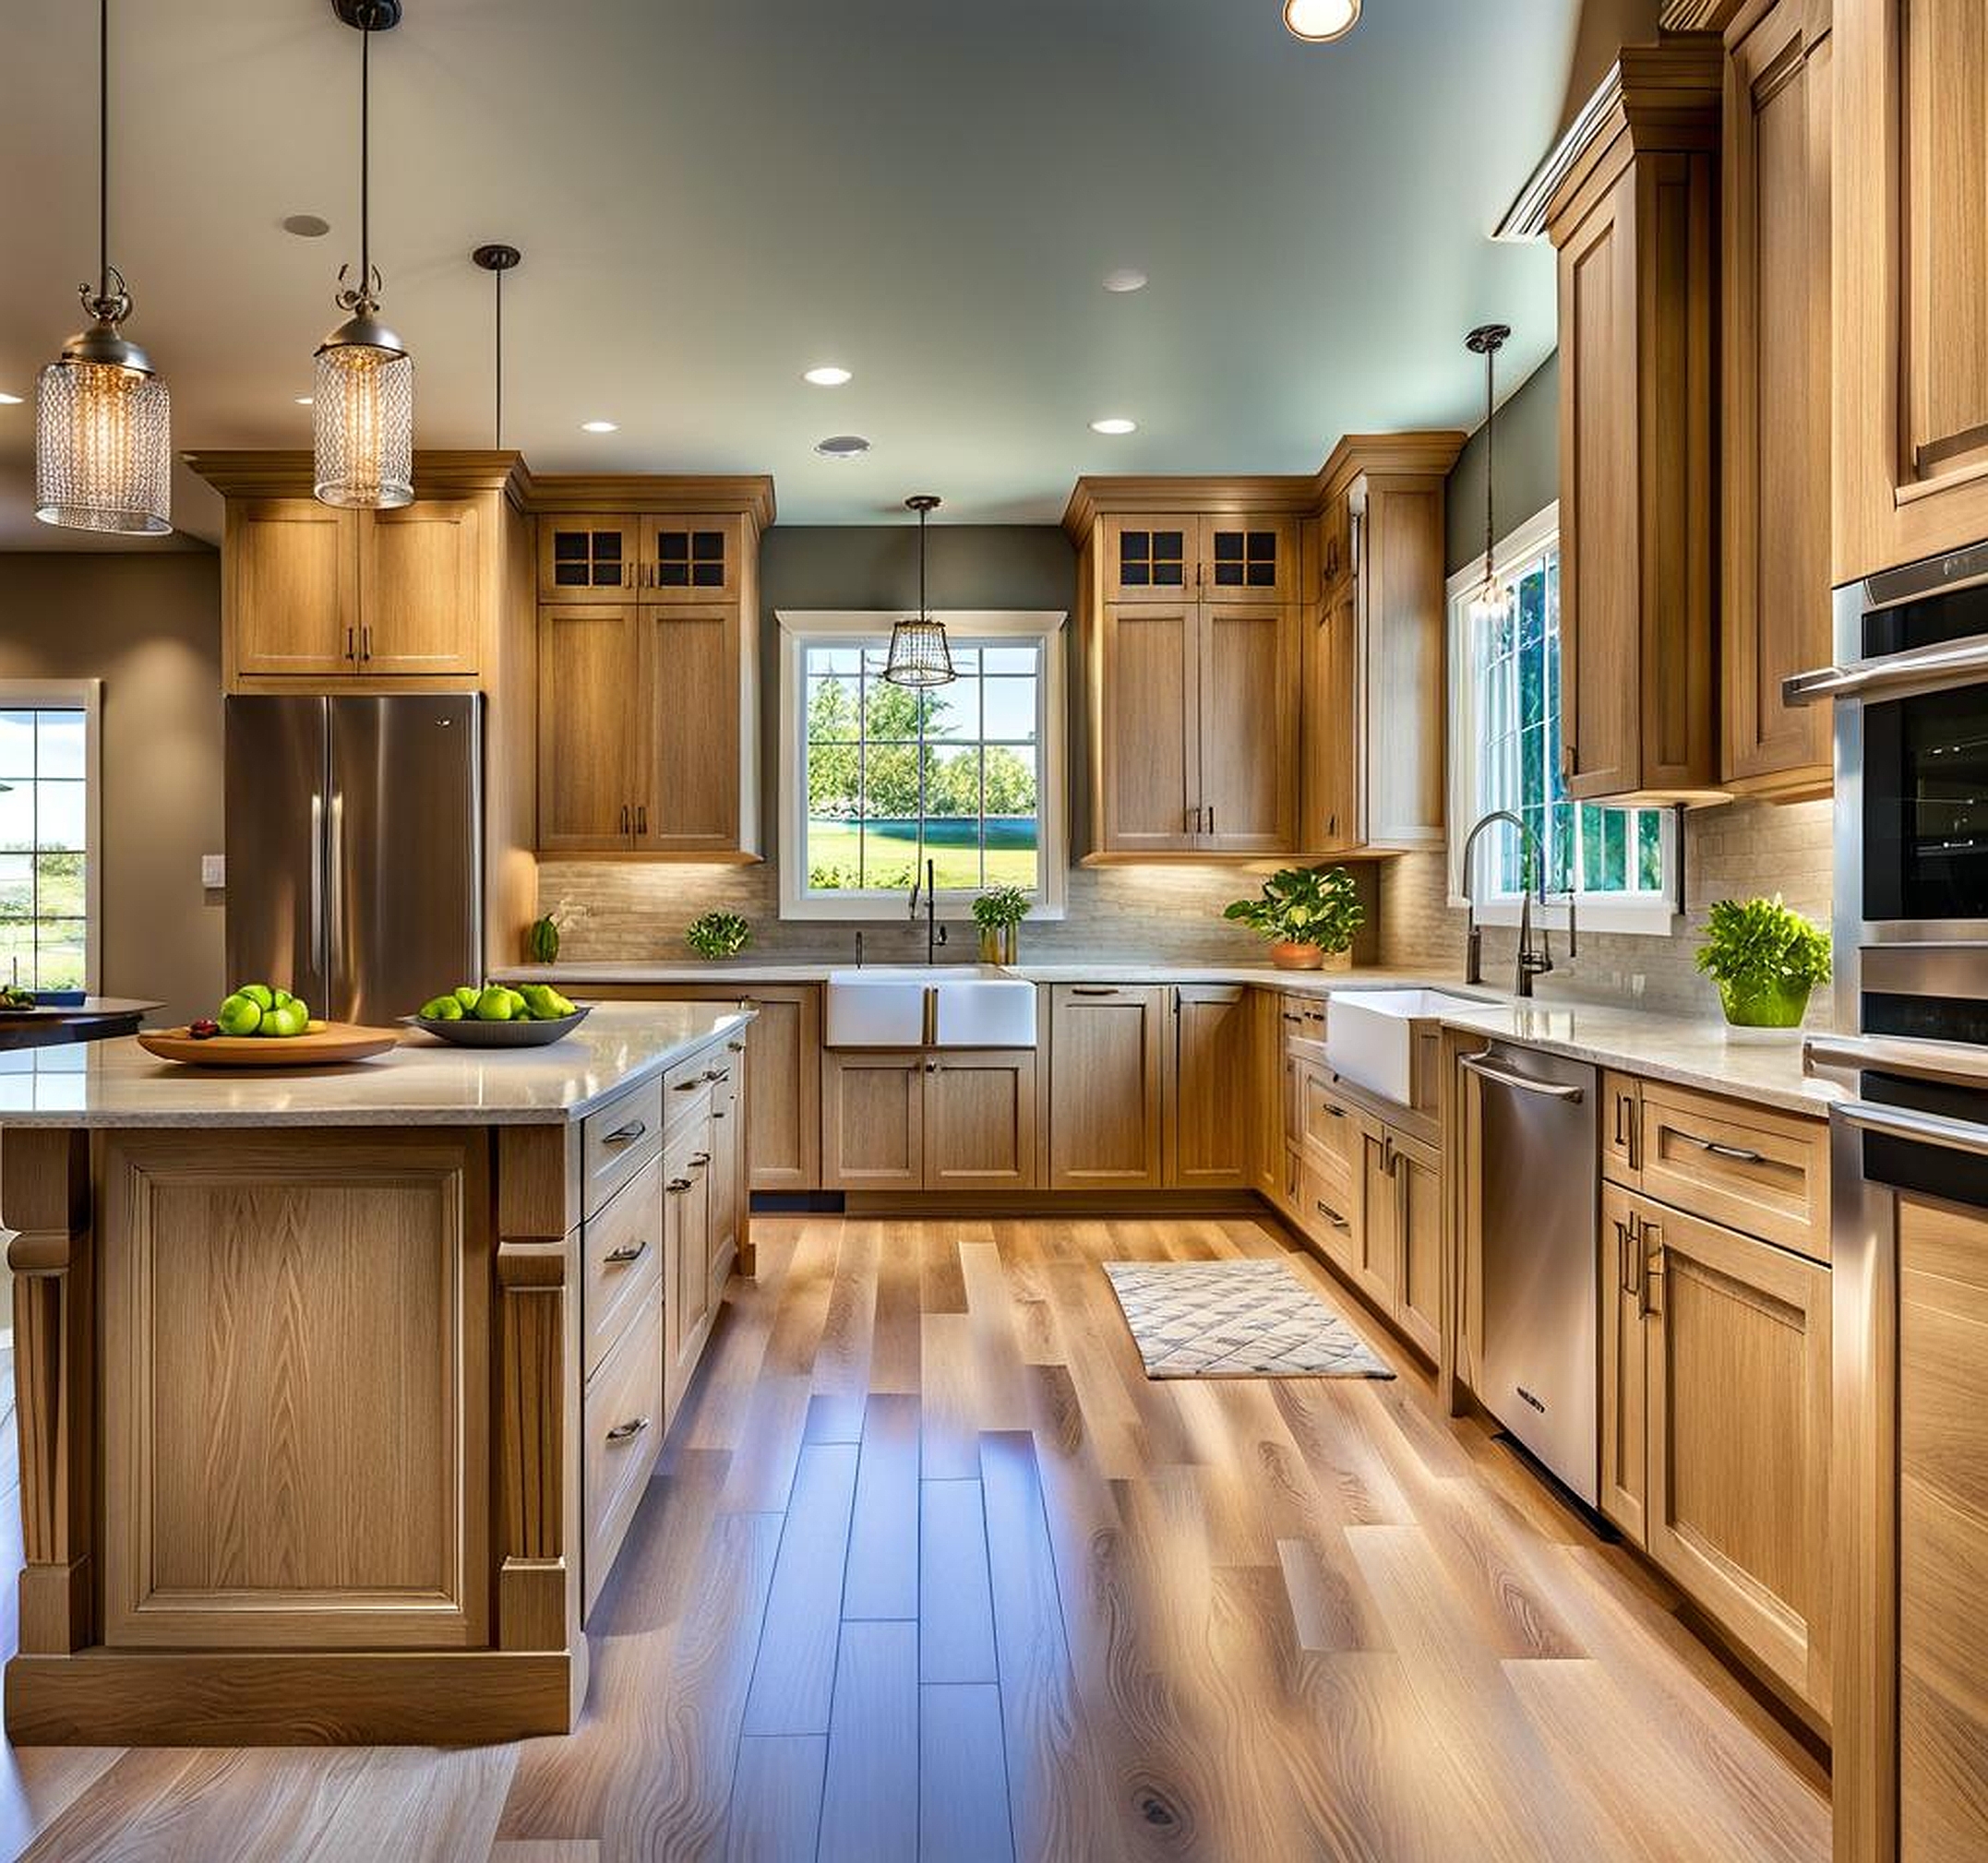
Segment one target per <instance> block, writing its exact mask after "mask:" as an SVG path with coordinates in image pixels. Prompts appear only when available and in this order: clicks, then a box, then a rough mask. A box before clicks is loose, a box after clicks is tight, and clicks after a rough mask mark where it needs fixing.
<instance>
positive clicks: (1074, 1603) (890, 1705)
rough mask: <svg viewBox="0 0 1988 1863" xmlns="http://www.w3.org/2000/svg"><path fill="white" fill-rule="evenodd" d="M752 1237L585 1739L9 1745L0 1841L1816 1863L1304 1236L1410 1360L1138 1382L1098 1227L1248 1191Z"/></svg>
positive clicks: (1669, 1663) (1499, 1462)
mask: <svg viewBox="0 0 1988 1863" xmlns="http://www.w3.org/2000/svg"><path fill="white" fill-rule="evenodd" d="M757 1234H758V1236H759V1238H760V1262H761V1264H762V1265H761V1279H760V1281H759V1283H758V1284H749V1285H748V1284H741V1283H737V1282H735V1283H734V1284H733V1286H732V1289H731V1292H730V1296H729V1298H728V1300H727V1303H726V1308H725V1314H724V1317H723V1319H722V1320H721V1322H720V1329H719V1332H718V1334H717V1336H716V1339H715V1341H714V1343H713V1349H712V1352H711V1355H710V1356H709V1358H708V1359H707V1362H706V1366H705V1368H704V1371H703V1372H702V1374H701V1378H700V1379H699V1382H698V1384H697V1386H696V1387H695V1389H694V1391H693V1392H692V1394H691V1397H690V1400H689V1405H688V1407H687V1409H686V1412H685V1415H684V1416H683V1418H682V1420H681V1422H680V1424H679V1426H678V1427H677V1431H676V1433H675V1435H674V1437H673V1439H672V1441H671V1444H670V1445H669V1448H668V1450H667V1451H666V1453H665V1460H664V1462H663V1463H662V1465H661V1467H660V1469H659V1470H658V1473H657V1477H656V1479H655V1482H654V1484H653V1487H652V1488H651V1490H650V1492H649V1494H648V1496H647V1498H646V1499H645V1501H644V1503H643V1506H642V1510H641V1514H640V1515H639V1516H638V1518H637V1520H636V1522H635V1525H634V1528H633V1530H632V1532H631V1535H630V1537H629V1544H628V1547H627V1549H626V1550H625V1552H624V1553H623V1555H622V1559H621V1563H620V1566H619V1568H618V1570H617V1574H616V1576H615V1578H614V1580H613V1581H612V1582H611V1583H610V1585H609V1587H608V1590H607V1591H606V1593H605V1595H604V1596H603V1598H602V1601H601V1604H600V1606H599V1607H598V1609H597V1612H596V1615H595V1618H594V1621H593V1631H592V1634H593V1680H592V1686H591V1692H590V1696H589V1700H588V1704H587V1713H586V1718H585V1720H584V1722H583V1723H582V1725H581V1727H580V1729H579V1731H578V1732H577V1733H576V1734H575V1735H573V1736H572V1737H571V1738H568V1739H564V1740H541V1741H533V1742H528V1743H526V1744H524V1745H521V1746H518V1747H509V1748H490V1749H483V1750H465V1751H427V1750H404V1749H400V1750H385V1749H383V1750H369V1751H368V1750H356V1751H299V1750H249V1751H226V1752H200V1751H183V1750H150V1751H125V1750H54V1749H39V1750H8V1751H6V1753H5V1754H4V1756H0V1856H7V1857H11V1856H14V1855H17V1854H18V1855H25V1856H27V1857H31V1858H34V1859H36V1863H43V1859H57V1858H83V1857H88V1858H131V1859H186V1863H236V1859H248V1858H272V1859H273V1858H292V1857H296V1858H311V1859H322V1863H371V1859H375V1858H377V1859H382V1863H384V1859H394V1863H401V1859H423V1863H425V1859H450V1863H456V1859H460V1863H621V1859H631V1863H648V1859H652V1858H654V1859H665V1858H685V1859H690V1858H713V1859H735V1858H736V1859H741V1863H745V1859H754V1863H760V1859H763V1863H790V1859H791V1863H811V1859H820V1863H899V1859H905V1863H908V1859H913V1858H923V1859H926V1863H980V1859H983V1858H984V1859H988V1863H1009V1859H1015V1858H1026V1859H1052V1863H1113V1859H1124V1863H1135V1859H1175V1858H1178V1859H1206V1863H1326V1859H1339V1858H1346V1859H1354V1858H1359V1859H1372V1863H1421V1859H1430V1863H1438V1859H1441V1863H1451V1859H1465V1858H1467V1859H1472V1863H1479V1859H1483V1863H1503V1859H1509V1863H1542V1859H1545V1863H1555V1859H1565V1863H1598V1859H1612V1858H1618V1857H1620V1858H1625V1859H1637V1863H1661V1859H1676V1863H1726V1859H1730V1863H1825V1859H1826V1857H1827V1854H1828V1848H1829V1839H1828V1805H1827V1797H1826V1780H1825V1779H1824V1778H1823V1776H1822V1775H1821V1773H1820V1772H1819V1770H1818V1768H1817V1767H1816V1765H1815V1763H1814V1761H1813V1760H1812V1759H1811V1758H1810V1757H1809V1756H1808V1755H1807V1753H1806V1752H1805V1751H1804V1750H1802V1748H1801V1747H1800V1745H1798V1744H1797V1743H1796V1742H1794V1741H1793V1740H1791V1739H1790V1738H1789V1737H1788V1736H1787V1735H1786V1734H1785V1733H1784V1732H1783V1731H1782V1730H1781V1729H1780V1728H1779V1727H1778V1725H1777V1724H1776V1723H1775V1722H1774V1721H1773V1720H1772V1719H1771V1718H1770V1717H1768V1716H1767V1715H1766V1714H1764V1713H1763V1712H1762V1711H1761V1710H1760V1708H1759V1707H1758V1706H1757V1704H1756V1703H1755V1702H1754V1700H1753V1699H1752V1697H1751V1696H1750V1694H1749V1693H1748V1692H1747V1690H1745V1689H1743V1688H1742V1686H1741V1685H1740V1684H1739V1683H1738V1682H1737V1681H1736V1680H1735V1679H1734V1678H1733V1677H1732V1676H1731V1674H1730V1673H1729V1671H1728V1670H1727V1669H1726V1668H1725V1667H1723V1666H1721V1665H1720V1664H1719V1662H1718V1661H1717V1660H1716V1659H1715V1658H1714V1657H1713V1656H1712V1655H1711V1654H1709V1653H1708V1652H1707V1650H1706V1649H1705V1647H1704V1646H1703V1645H1702V1644H1701V1643H1700V1642H1697V1640H1696V1639H1695V1638H1694V1637H1693V1636H1692V1635H1691V1633H1690V1632H1689V1631H1688V1630H1686V1629H1685V1628H1684V1626H1683V1623H1682V1622H1681V1621H1680V1619H1679V1618H1678V1616H1677V1615H1676V1612H1675V1608H1674V1606H1675V1600H1674V1599H1673V1598H1672V1597H1671V1596H1670V1595H1668V1594H1666V1593H1665V1592H1664V1590H1663V1588H1662V1587H1661V1586H1660V1585H1659V1584H1658V1583H1657V1582H1655V1581H1654V1580H1653V1579H1651V1578H1650V1577H1649V1576H1648V1575H1647V1573H1646V1572H1645V1571H1644V1570H1643V1569H1642V1568H1641V1567H1640V1566H1638V1565H1637V1564H1636V1562H1635V1561H1634V1560H1633V1559H1632V1558H1629V1557H1628V1556H1627V1555H1625V1554H1624V1553H1623V1551H1622V1550H1621V1549H1620V1548H1617V1547H1610V1546H1607V1545H1604V1544H1602V1543H1600V1542H1599V1541H1598V1540H1597V1538H1596V1537H1595V1536H1594V1535H1593V1534H1591V1533H1590V1532H1589V1531H1588V1530H1587V1527H1586V1526H1585V1525H1584V1524H1583V1523H1582V1522H1581V1521H1580V1520H1578V1519H1577V1518H1576V1517H1575V1516H1574V1515H1573V1514H1572V1513H1570V1512H1569V1511H1566V1510H1565V1509H1563V1507H1562V1506H1561V1505H1560V1504H1559V1503H1558V1502H1556V1501H1555V1500H1554V1499H1552V1498H1551V1496H1550V1495H1549V1494H1548V1493H1547V1492H1546V1490H1545V1489H1543V1488H1542V1487H1540V1486H1539V1484H1538V1483H1537V1482H1536V1481H1535V1480H1534V1479H1533V1478H1532V1476H1531V1475H1528V1474H1527V1472H1526V1471H1525V1469H1524V1468H1523V1467H1522V1466H1521V1465H1520V1464H1519V1463H1517V1462H1516V1460H1515V1458H1514V1457H1513V1455H1512V1454H1511V1453H1510V1451H1507V1450H1506V1449H1505V1448H1504V1446H1503V1444H1501V1443H1500V1442H1498V1441H1496V1440H1494V1439H1492V1438H1491V1437H1490V1436H1488V1435H1487V1434H1486V1433H1485V1432H1484V1431H1483V1430H1481V1429H1480V1428H1479V1427H1476V1426H1475V1425H1455V1424H1452V1423H1451V1422H1450V1421H1448V1420H1447V1419H1446V1418H1443V1417H1442V1416H1441V1415H1439V1414H1438V1412H1437V1410H1436V1407H1435V1405H1434V1403H1433V1401H1432V1398H1431V1392H1430V1390H1429V1387H1428V1385H1427V1383H1426V1381H1425V1380H1424V1379H1421V1378H1420V1377H1419V1375H1417V1374H1415V1373H1414V1372H1413V1371H1412V1370H1409V1369H1407V1362H1406V1360H1405V1357H1404V1355H1403V1354H1402V1353H1401V1352H1400V1350H1399V1349H1398V1348H1397V1347H1395V1346H1393V1345H1392V1344H1389V1343H1387V1342H1386V1341H1385V1340H1384V1339H1383V1338H1382V1337H1380V1336H1379V1335H1378V1334H1377V1333H1376V1332H1374V1331H1373V1330H1372V1329H1371V1328H1368V1327H1365V1326H1362V1325H1361V1321H1360V1320H1359V1314H1358V1311H1357V1308H1355V1306H1354V1304H1353V1302H1352V1301H1351V1299H1350V1296H1345V1295H1343V1294H1341V1293H1339V1292H1338V1291H1337V1290H1336V1289H1335V1288H1334V1287H1333V1286H1332V1284H1331V1283H1330V1282H1329V1280H1328V1278H1327V1277H1326V1276H1325V1275H1324V1274H1323V1272H1322V1271H1320V1270H1318V1269H1317V1268H1316V1267H1315V1266H1313V1265H1312V1264H1311V1263H1310V1262H1309V1261H1305V1260H1304V1259H1303V1258H1301V1257H1294V1258H1293V1259H1294V1260H1299V1261H1300V1262H1301V1263H1302V1265H1303V1268H1304V1272H1308V1273H1311V1274H1313V1275H1315V1276H1316V1277H1317V1278H1318V1280H1319V1281H1320V1283H1321V1284H1322V1286H1323V1288H1324V1291H1325V1292H1326V1296H1327V1298H1328V1299H1331V1300H1333V1302H1334V1304H1335V1305H1336V1306H1338V1307H1340V1308H1341V1309H1342V1310H1344V1311H1346V1312H1347V1316H1348V1318H1349V1319H1351V1320H1353V1321H1354V1323H1355V1324H1356V1326H1361V1330H1362V1331H1363V1332H1366V1333H1367V1336H1368V1337H1369V1338H1370V1340H1371V1342H1372V1343H1374V1344H1376V1345H1377V1346H1378V1347H1379V1349H1381V1350H1382V1352H1383V1355H1385V1356H1387V1357H1388V1358H1389V1359H1390V1361H1391V1362H1394V1363H1395V1364H1397V1365H1402V1366H1403V1367H1404V1370H1405V1375H1404V1376H1403V1377H1402V1378H1400V1379H1397V1380H1396V1381H1395V1382H1392V1383H1365V1382H1357V1381H1336V1382H1326V1381H1302V1382H1298V1381H1285V1382H1277V1383H1270V1382H1263V1381H1259V1380H1248V1381H1236V1382H1228V1383H1173V1384H1153V1383H1149V1382H1148V1381H1147V1380H1146V1379H1145V1377H1144V1373H1143V1371H1142V1369H1141V1367H1140V1364H1139V1359H1138V1355H1137V1353H1136V1351H1135V1349H1134V1348H1133V1345H1132V1340H1131V1337H1130V1336H1129V1334H1127V1332H1125V1329H1124V1327H1123V1325H1122V1323H1121V1321H1120V1317H1119V1314H1118V1309H1117V1307H1116V1304H1115V1302H1114V1301H1113V1299H1112V1296H1111V1293H1110V1289H1109V1287H1108V1284H1107V1282H1106V1279H1105V1277H1104V1275H1103V1273H1102V1272H1100V1270H1099V1266H1098V1264H1099V1263H1100V1262H1103V1261H1107V1260H1205V1259H1213V1258H1219V1257H1226V1256H1234V1255H1249V1256H1270V1255H1275V1254H1277V1253H1279V1252H1282V1251H1283V1249H1284V1248H1285V1246H1286V1245H1285V1244H1284V1243H1283V1242H1282V1240H1281V1239H1280V1238H1279V1237H1278V1236H1276V1235H1275V1233H1274V1232H1273V1231H1272V1230H1271V1229H1269V1228H1268V1227H1265V1226H1263V1225H1259V1224H1255V1223H1252V1222H1249V1221H1246V1220H1232V1221H1185V1222H1182V1221H1166V1222H1161V1221H1138V1222H1118V1221H1112V1222H1105V1221H1084V1222H1069V1223H1065V1222H1041V1221H1031V1222H1000V1223H982V1222H916V1223H914V1222H890V1223H886V1222H873V1221H857V1220H850V1221H844V1220H843V1219H840V1218H825V1217H824V1218H815V1217H809V1218H794V1219H781V1220H778V1221H769V1220H766V1219H760V1222H759V1224H758V1225H757ZM5 1441H6V1449H5V1451H0V1454H4V1456H5V1462H4V1463H0V1485H5V1486H6V1487H7V1490H8V1492H7V1499H6V1500H5V1502H4V1503H0V1563H4V1562H5V1561H6V1560H7V1559H10V1558H11V1559H12V1560H13V1561H15V1562H16V1563H18V1558H19V1523H18V1494H17V1493H16V1491H15V1490H14V1488H13V1487H12V1481H13V1474H14V1464H13V1458H12V1431H11V1430H8V1431H7V1432H6V1437H5ZM4 1594H5V1601H4V1603H0V1631H4V1642H5V1646H6V1648H8V1649H11V1648H12V1646H13V1628H14V1627H13V1620H12V1614H13V1608H14V1606H13V1588H12V1586H11V1585H7V1586H6V1587H4Z"/></svg>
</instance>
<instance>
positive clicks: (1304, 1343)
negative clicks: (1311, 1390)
mask: <svg viewBox="0 0 1988 1863" xmlns="http://www.w3.org/2000/svg"><path fill="white" fill-rule="evenodd" d="M1105 1272H1106V1273H1107V1274H1108V1275H1109V1276H1110V1277H1111V1291H1112V1292H1113V1293H1114V1294H1116V1295H1117V1296H1119V1306H1120V1309H1121V1310H1122V1311H1123V1312H1124V1315H1125V1323H1126V1324H1127V1325H1128V1326H1130V1327H1131V1328H1132V1338H1133V1339H1134V1340H1135V1341H1137V1342H1138V1345H1139V1355H1140V1356H1141V1357H1142V1358H1144V1360H1145V1364H1146V1376H1147V1377H1148V1378H1392V1377H1394V1375H1395V1374H1394V1373H1393V1372H1392V1371H1390V1370H1389V1369H1388V1368H1387V1367H1386V1366H1385V1365H1383V1363H1382V1362H1381V1361H1380V1360H1379V1359H1378V1358H1376V1357H1375V1356H1374V1355H1373V1354H1372V1353H1371V1352H1370V1351H1368V1349H1367V1348H1366V1347H1365V1346H1364V1345H1362V1344H1360V1342H1359V1338H1358V1337H1357V1336H1356V1335H1355V1333H1354V1332H1353V1329H1352V1328H1351V1327H1349V1326H1348V1325H1347V1323H1346V1321H1345V1320H1341V1319H1340V1318H1339V1316H1338V1315H1337V1314H1336V1313H1335V1312H1334V1311H1333V1310H1332V1308H1329V1307H1328V1306H1326V1304H1325V1303H1324V1302H1323V1300H1321V1299H1320V1298H1319V1297H1318V1296H1317V1295H1316V1294H1314V1293H1313V1292H1312V1291H1311V1288H1310V1287H1309V1286H1307V1285H1306V1284H1305V1283H1304V1282H1302V1281H1300V1280H1299V1278H1298V1276H1297V1275H1296V1274H1294V1273H1293V1272H1291V1270H1290V1269H1289V1268H1288V1267H1287V1265H1286V1264H1285V1263H1284V1262H1282V1261H1108V1262H1106V1263H1105Z"/></svg>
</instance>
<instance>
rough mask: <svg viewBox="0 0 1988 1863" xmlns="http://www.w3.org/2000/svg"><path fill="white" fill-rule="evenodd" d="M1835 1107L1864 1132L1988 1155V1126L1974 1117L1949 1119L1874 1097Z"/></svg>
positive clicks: (1849, 1101) (1919, 1143)
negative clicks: (1976, 1123)
mask: <svg viewBox="0 0 1988 1863" xmlns="http://www.w3.org/2000/svg"><path fill="white" fill-rule="evenodd" d="M1834 1110H1835V1114H1836V1117H1838V1119H1840V1120H1842V1122H1843V1123H1844V1124H1845V1125H1846V1126H1855V1127H1856V1128H1857V1129H1859V1130H1860V1131H1864V1132H1876V1133H1879V1134H1880V1135H1882V1136H1883V1137H1885V1138H1887V1139H1904V1140H1909V1141H1910V1143H1912V1144H1915V1145H1938V1146H1939V1147H1941V1148H1942V1149H1943V1150H1945V1151H1948V1152H1967V1153H1968V1154H1969V1155H1970V1157H1975V1158H1988V1126H1977V1125H1975V1124H1973V1123H1972V1122H1971V1121H1970V1120H1967V1119H1948V1118H1946V1117H1942V1116H1941V1115H1940V1114H1937V1113H1920V1112H1914V1111H1913V1110H1911V1109H1910V1107H1906V1106H1886V1105H1879V1104H1878V1103H1877V1102H1875V1101H1874V1100H1848V1101H1845V1102H1844V1103H1843V1104H1842V1105H1838V1106H1837V1107H1836V1108H1835V1109H1834Z"/></svg>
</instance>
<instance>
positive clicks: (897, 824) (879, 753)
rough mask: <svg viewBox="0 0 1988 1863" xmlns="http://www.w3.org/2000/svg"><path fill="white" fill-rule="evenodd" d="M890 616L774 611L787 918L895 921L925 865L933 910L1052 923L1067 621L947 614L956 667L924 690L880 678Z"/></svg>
mask: <svg viewBox="0 0 1988 1863" xmlns="http://www.w3.org/2000/svg"><path fill="white" fill-rule="evenodd" d="M899 618H901V617H900V616H898V615H896V614H894V613H884V614H868V613H861V614H787V613H783V614H782V615H781V616H780V628H781V638H780V645H781V676H780V703H781V737H780V761H781V796H780V853H779V860H780V900H781V903H780V910H781V916H782V917H783V918H802V919H875V918H893V917H902V916H904V914H905V913H906V911H907V910H908V906H909V902H910V894H911V890H912V887H913V884H914V882H915V881H917V882H919V883H921V884H922V877H923V875H924V871H925V866H926V863H927V861H928V860H929V861H930V862H931V863H932V865H933V870H934V876H935V880H936V890H937V894H938V902H939V909H940V912H941V913H944V914H953V915H958V914H964V912H965V910H966V907H967V903H968V902H970V901H971V900H972V899H973V898H974V896H975V895H976V894H977V893H979V892H982V891H984V890H987V889H988V888H989V887H997V886H1016V887H1020V888H1021V889H1022V890H1024V892H1027V893H1029V894H1031V895H1033V897H1034V898H1035V901H1036V912H1037V914H1039V915H1041V916H1044V917H1050V918H1057V917H1060V916H1061V915H1062V911H1063V902H1064V884H1065V867H1066V855H1065V852H1064V848H1065V834H1064V823H1063V809H1062V796H1063V793H1064V791H1063V751H1064V745H1063V736H1064V728H1063V714H1064V701H1063V676H1064V675H1063V634H1062V630H1063V622H1064V618H1065V617H1064V616H1063V615H1047V614H1011V613H995V614H987V613H977V614H943V615H940V616H939V618H940V619H942V620H943V621H944V622H945V623H946V630H947V635H948V639H949V642H950V645H951V650H952V662H953V665H954V667H955V669H956V670H957V672H958V674H959V677H958V678H957V679H956V680H954V681H953V682H952V684H951V685H949V686H940V687H928V688H927V689H925V690H922V691H920V690H915V689H912V688H908V687H900V686H893V685H892V684H891V683H890V682H889V681H888V680H886V679H885V678H884V676H883V670H884V667H885V665H886V664H887V663H888V661H889V658H890V646H891V627H892V623H893V622H894V621H896V620H898V619H899Z"/></svg>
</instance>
